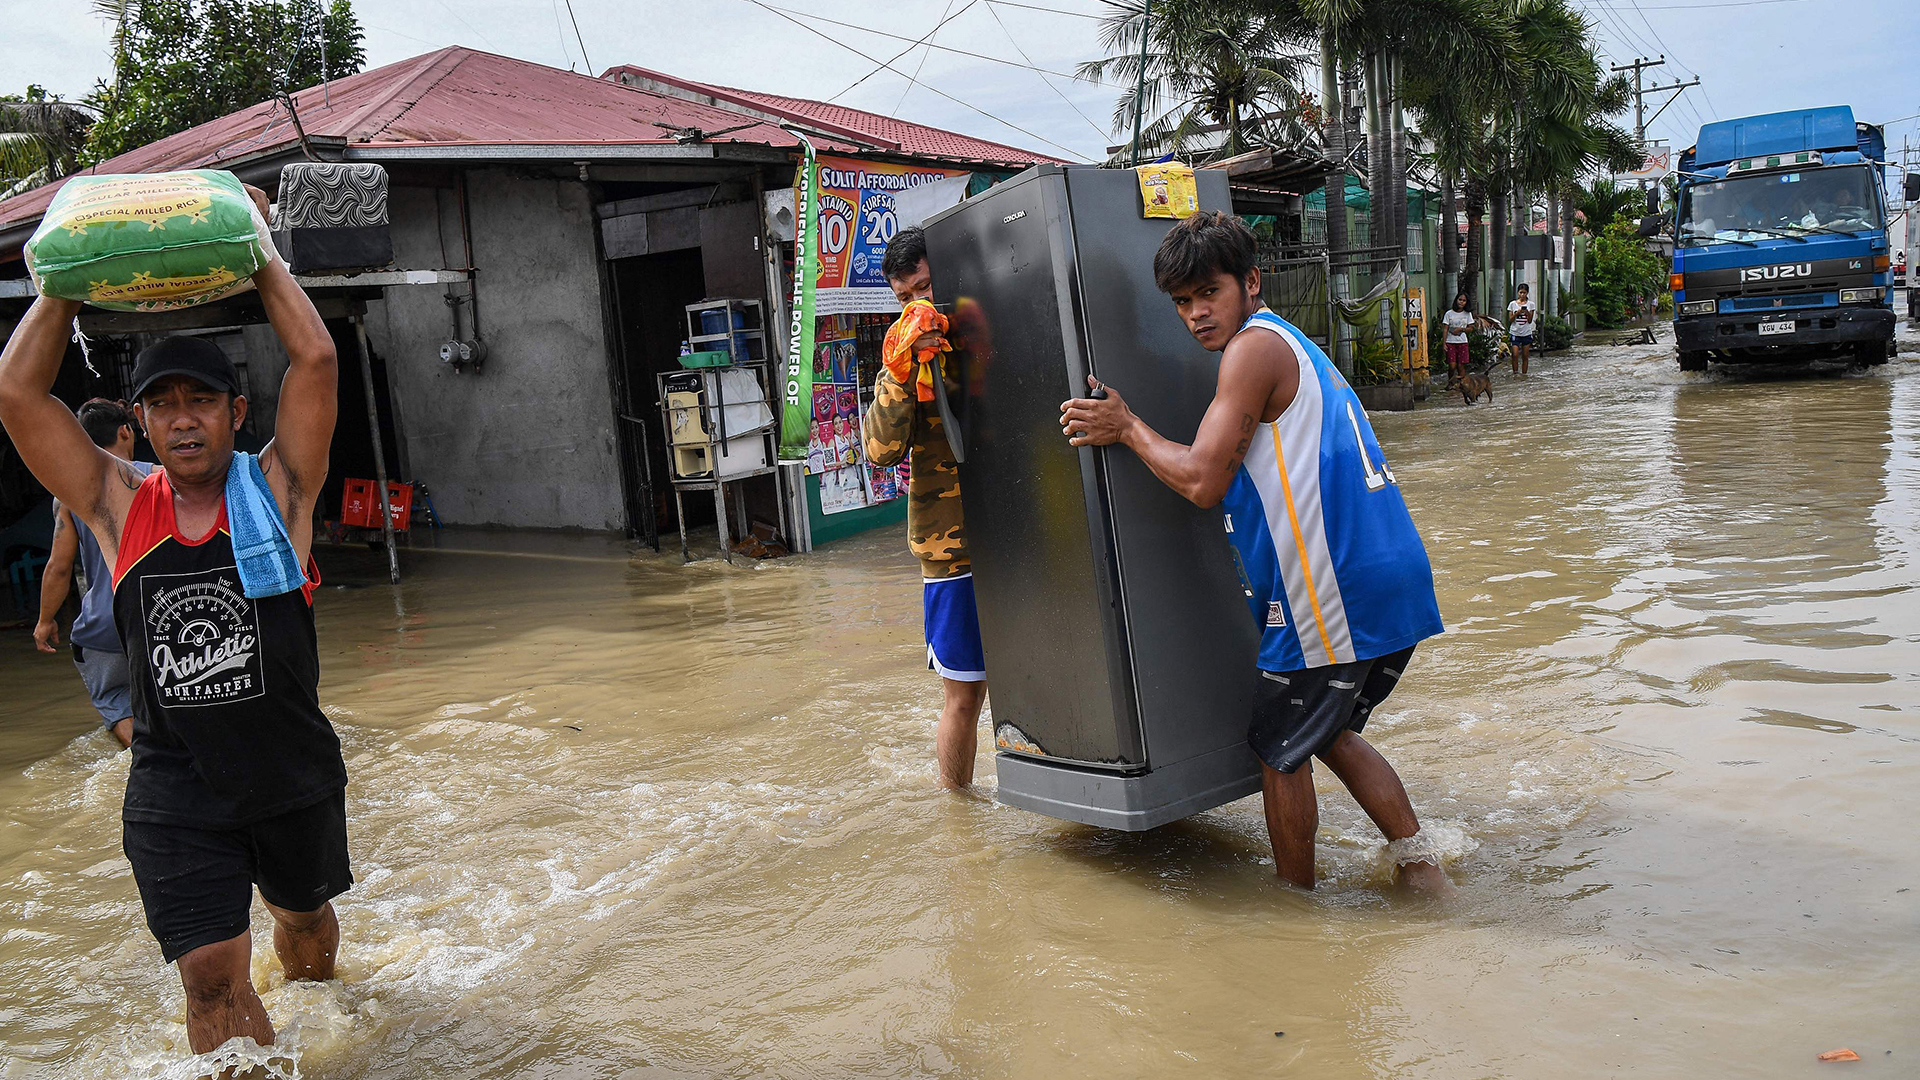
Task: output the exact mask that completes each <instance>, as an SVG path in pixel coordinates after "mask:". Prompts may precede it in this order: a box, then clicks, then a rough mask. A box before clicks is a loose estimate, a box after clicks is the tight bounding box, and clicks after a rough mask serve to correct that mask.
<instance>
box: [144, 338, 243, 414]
mask: <svg viewBox="0 0 1920 1080" xmlns="http://www.w3.org/2000/svg"><path fill="white" fill-rule="evenodd" d="M169 375H185V376H186V377H187V378H189V379H197V380H199V381H200V382H202V383H205V384H206V385H207V386H209V387H211V388H213V389H215V390H219V391H221V392H222V393H227V394H232V393H237V392H238V390H239V387H240V377H239V375H237V374H235V373H234V370H233V361H231V360H229V359H227V354H226V353H224V352H222V351H220V346H218V345H215V344H214V343H213V342H211V341H209V340H207V339H206V338H203V337H192V336H188V335H180V336H177V337H168V338H161V339H160V340H159V341H156V342H154V343H153V344H151V345H149V346H147V347H146V348H144V349H141V350H140V355H139V356H137V357H135V358H134V361H133V400H135V401H139V400H140V398H141V396H142V395H144V394H145V393H146V392H147V388H148V387H149V386H152V385H153V384H154V383H156V382H159V381H160V380H161V379H164V378H166V377H167V376H169Z"/></svg>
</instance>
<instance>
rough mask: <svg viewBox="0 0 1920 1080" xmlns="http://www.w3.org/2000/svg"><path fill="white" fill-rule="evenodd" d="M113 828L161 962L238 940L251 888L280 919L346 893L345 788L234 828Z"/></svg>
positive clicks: (130, 824)
mask: <svg viewBox="0 0 1920 1080" xmlns="http://www.w3.org/2000/svg"><path fill="white" fill-rule="evenodd" d="M121 827H122V833H121V836H122V840H121V842H122V845H123V846H124V847H125V849H126V853H127V861H128V862H130V863H132V864H133V880H134V883H135V884H136V885H138V886H139V887H140V905H141V906H142V907H144V908H145V909H146V912H147V929H148V930H151V931H152V932H153V936H154V939H155V940H157V941H159V942H160V952H161V955H163V956H165V957H166V960H167V963H169V964H171V963H173V962H174V961H175V960H178V959H180V958H181V957H182V956H185V955H186V954H187V953H190V952H192V951H193V950H195V949H197V948H199V947H200V946H202V945H211V944H213V943H214V942H217V941H225V940H227V939H228V938H233V937H238V936H240V935H241V934H244V933H246V932H247V926H248V924H249V921H250V915H251V912H252V909H253V887H254V886H255V885H259V886H260V895H261V897H262V898H264V899H265V900H266V901H267V903H269V904H272V905H273V906H275V907H278V908H283V909H285V910H287V911H316V910H318V909H319V908H320V907H321V906H322V905H323V904H325V903H326V902H327V901H329V900H331V899H333V898H334V897H336V896H339V895H340V894H341V893H343V892H346V891H347V889H348V888H350V887H351V886H352V885H353V872H352V871H351V870H350V869H348V867H347V793H346V791H345V790H341V791H336V792H334V793H332V794H331V795H328V796H327V797H325V798H323V799H321V800H320V801H319V802H316V803H314V804H312V805H311V806H303V807H301V808H300V809H298V810H289V811H287V812H286V813H284V814H281V815H279V816H277V817H270V818H268V819H266V820H265V821H259V822H255V823H254V824H252V825H248V826H246V827H245V828H240V829H222V830H210V829H195V828H191V827H188V826H185V825H159V824H155V823H154V822H150V821H127V822H122V823H121Z"/></svg>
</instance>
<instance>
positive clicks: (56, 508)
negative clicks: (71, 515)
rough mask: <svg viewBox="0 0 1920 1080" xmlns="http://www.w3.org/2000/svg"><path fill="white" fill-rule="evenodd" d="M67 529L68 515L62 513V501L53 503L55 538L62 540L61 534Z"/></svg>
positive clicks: (56, 500)
mask: <svg viewBox="0 0 1920 1080" xmlns="http://www.w3.org/2000/svg"><path fill="white" fill-rule="evenodd" d="M66 527H67V515H65V514H63V513H61V512H60V500H58V499H55V500H54V501H53V538H54V539H55V540H58V539H60V533H61V531H62V530H63V529H65V528H66Z"/></svg>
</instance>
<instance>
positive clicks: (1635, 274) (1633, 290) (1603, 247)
mask: <svg viewBox="0 0 1920 1080" xmlns="http://www.w3.org/2000/svg"><path fill="white" fill-rule="evenodd" d="M1665 273H1666V268H1665V267H1664V266H1663V265H1662V264H1661V260H1660V258H1659V257H1658V256H1656V255H1654V254H1653V252H1651V251H1648V250H1647V245H1646V243H1645V241H1643V240H1641V239H1640V238H1639V237H1638V236H1635V235H1634V222H1632V221H1630V220H1628V219H1627V218H1625V217H1618V218H1615V219H1614V221H1613V224H1611V225H1608V226H1607V229H1606V231H1605V232H1603V233H1601V234H1600V235H1599V236H1596V237H1594V238H1593V245H1592V247H1591V248H1590V249H1589V251H1588V260H1587V295H1586V298H1585V299H1586V300H1587V301H1588V302H1589V303H1590V304H1591V305H1592V317H1593V319H1594V320H1595V321H1596V322H1598V323H1599V324H1600V325H1601V326H1608V327H1611V326H1621V325H1624V324H1625V323H1626V321H1627V320H1628V319H1630V318H1632V317H1634V316H1635V315H1637V314H1639V311H1638V307H1637V305H1638V302H1639V298H1641V297H1644V296H1651V295H1653V294H1655V293H1658V292H1659V291H1661V286H1662V285H1663V284H1664V282H1663V281H1662V280H1661V278H1662V276H1663V275H1664V274H1665Z"/></svg>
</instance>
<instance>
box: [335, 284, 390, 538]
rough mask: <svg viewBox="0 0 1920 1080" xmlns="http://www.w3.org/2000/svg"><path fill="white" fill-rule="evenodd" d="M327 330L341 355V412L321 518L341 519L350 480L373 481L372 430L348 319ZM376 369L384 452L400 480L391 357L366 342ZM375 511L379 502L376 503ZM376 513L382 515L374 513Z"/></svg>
mask: <svg viewBox="0 0 1920 1080" xmlns="http://www.w3.org/2000/svg"><path fill="white" fill-rule="evenodd" d="M326 322H327V334H328V336H329V337H331V338H333V350H334V353H335V354H336V355H338V356H339V358H340V382H339V397H338V398H337V401H338V403H339V409H338V412H337V413H336V414H335V416H334V421H333V446H332V448H331V449H330V450H329V451H328V454H327V482H326V484H325V485H324V486H322V487H321V489H320V507H319V513H320V517H321V519H322V520H328V519H338V518H339V517H340V504H341V499H342V496H344V495H345V494H346V486H347V480H348V479H350V478H351V479H355V480H374V479H375V472H376V470H375V469H374V462H373V429H372V427H371V426H369V424H368V419H367V382H366V376H365V375H364V374H362V372H361V370H360V343H359V341H358V340H357V335H355V334H354V332H353V322H352V321H351V320H348V319H328V320H327V321H326ZM367 359H368V360H369V362H370V363H371V366H372V368H373V390H374V397H375V399H376V403H377V404H378V406H379V414H380V450H381V456H382V457H383V458H385V459H386V461H385V464H386V467H387V478H388V479H389V480H400V479H403V477H402V476H401V475H400V468H399V466H400V455H399V440H398V439H396V438H395V437H394V429H393V401H392V397H391V393H390V391H389V389H388V387H387V361H386V358H385V357H383V356H381V355H380V354H379V353H378V352H376V351H374V349H373V343H372V342H371V341H369V342H368V343H367ZM374 507H375V509H378V508H379V504H378V503H375V504H374ZM375 516H376V517H377V516H378V515H375Z"/></svg>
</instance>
